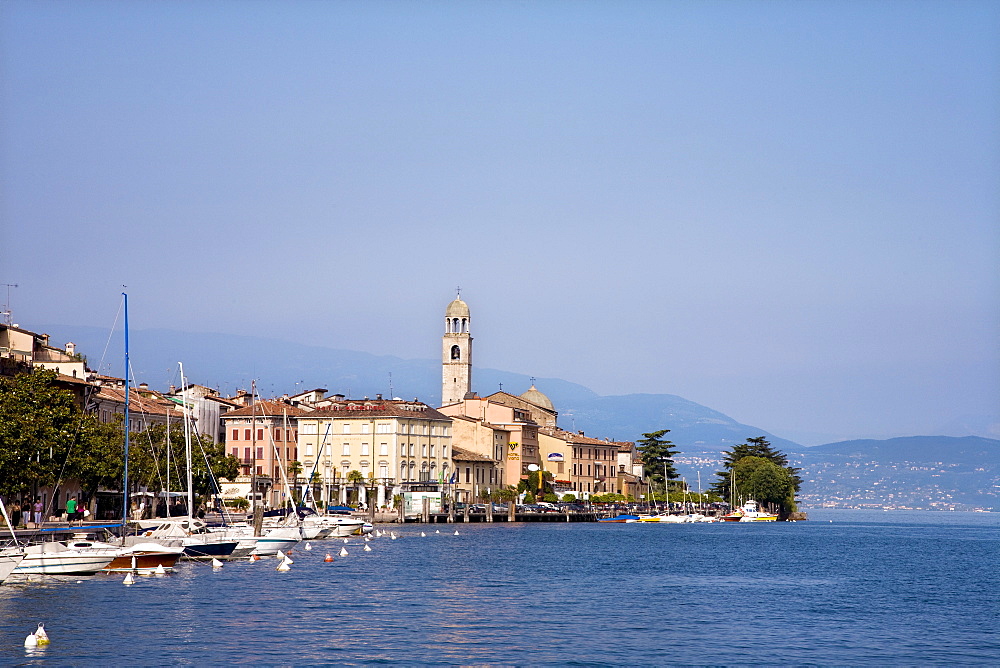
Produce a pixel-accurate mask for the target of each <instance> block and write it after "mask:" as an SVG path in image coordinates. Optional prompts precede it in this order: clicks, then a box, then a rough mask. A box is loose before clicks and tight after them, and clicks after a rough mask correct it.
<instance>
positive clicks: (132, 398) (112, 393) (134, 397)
mask: <svg viewBox="0 0 1000 668" xmlns="http://www.w3.org/2000/svg"><path fill="white" fill-rule="evenodd" d="M94 398H95V400H97V401H102V400H103V401H113V402H115V403H119V404H124V403H125V388H124V387H107V386H101V389H100V392H98V393H97V395H96V396H95V397H94ZM128 409H129V411H131V412H134V413H148V414H150V415H166V414H167V413H169V412H171V411H172V412H173V413H178V412H179V411H178V410H177V406H176V405H175V404H174V403H173V402H172V401H168V400H166V399H163V398H162V397H160V396H159V395H158V394H153V395H151V396H143V395H142V394H140V393H139V391H138V390H137V389H136V388H134V387H131V388H129V402H128Z"/></svg>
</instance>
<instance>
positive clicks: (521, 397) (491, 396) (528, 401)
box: [486, 385, 558, 414]
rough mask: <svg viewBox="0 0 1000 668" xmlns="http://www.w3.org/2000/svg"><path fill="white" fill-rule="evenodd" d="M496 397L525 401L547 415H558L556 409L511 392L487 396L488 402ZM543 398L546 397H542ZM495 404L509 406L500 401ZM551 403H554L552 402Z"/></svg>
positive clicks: (502, 391) (500, 392) (501, 391)
mask: <svg viewBox="0 0 1000 668" xmlns="http://www.w3.org/2000/svg"><path fill="white" fill-rule="evenodd" d="M531 387H534V385H532V386H531ZM536 392H537V390H536ZM525 394H527V393H525ZM538 394H542V393H541V392H538ZM496 396H504V397H510V398H511V399H517V400H518V401H523V402H524V403H526V404H531V405H532V406H534V407H535V408H539V409H541V410H543V411H545V412H546V413H553V414H558V411H557V410H556V409H555V408H553V407H551V406H543V405H541V404H537V403H535V402H534V401H531V400H530V399H525V398H524V397H523V396H520V395H517V394H511V393H510V392H506V391H504V390H500V391H499V392H494V393H493V394H491V395H489V396H487V397H486V400H487V401H489V400H491V399H493V397H496ZM542 396H545V395H542ZM545 398H546V399H548V397H545ZM493 403H497V404H500V405H501V406H507V404H504V403H501V402H499V401H494V402H493ZM549 403H552V402H551V401H550V402H549ZM508 407H509V408H514V407H513V406H508Z"/></svg>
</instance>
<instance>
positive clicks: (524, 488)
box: [517, 470, 552, 497]
mask: <svg viewBox="0 0 1000 668" xmlns="http://www.w3.org/2000/svg"><path fill="white" fill-rule="evenodd" d="M539 476H542V480H541V483H542V485H543V487H542V496H545V495H546V494H550V493H552V474H551V473H549V472H548V471H541V470H539V471H532V472H530V473H529V474H528V477H527V478H526V479H523V478H522V479H521V480H520V481H518V483H517V491H518V492H531V495H532V497H534V496H535V495H537V494H538V491H539V486H538V483H539V480H538V477H539Z"/></svg>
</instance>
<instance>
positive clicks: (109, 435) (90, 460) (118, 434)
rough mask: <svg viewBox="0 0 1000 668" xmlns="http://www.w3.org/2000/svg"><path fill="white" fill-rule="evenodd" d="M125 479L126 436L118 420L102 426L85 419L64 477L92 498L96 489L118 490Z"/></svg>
mask: <svg viewBox="0 0 1000 668" xmlns="http://www.w3.org/2000/svg"><path fill="white" fill-rule="evenodd" d="M130 459H131V458H130ZM124 475H125V434H124V432H123V431H122V422H121V420H119V421H117V422H113V423H103V422H98V421H97V419H96V418H95V417H94V416H92V415H87V416H84V419H83V420H82V421H81V434H80V447H78V448H76V449H74V451H73V452H72V453H71V456H70V457H69V458H68V460H67V465H66V477H68V478H74V479H76V480H77V482H79V483H80V488H81V489H83V491H84V492H86V493H87V495H88V496H90V497H91V498H93V495H94V494H96V493H97V489H98V488H99V487H104V488H106V489H121V486H122V480H123V479H124ZM130 475H132V474H131V472H130Z"/></svg>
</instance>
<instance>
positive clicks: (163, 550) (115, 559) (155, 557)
mask: <svg viewBox="0 0 1000 668" xmlns="http://www.w3.org/2000/svg"><path fill="white" fill-rule="evenodd" d="M66 546H67V547H69V548H71V549H74V550H79V551H81V552H92V553H94V554H110V555H112V560H111V563H110V564H108V565H107V566H106V567H105V568H103V569H101V570H103V571H104V572H106V573H117V572H119V571H122V572H125V571H128V572H135V573H139V574H149V573H152V572H153V571H155V570H156V569H157V568H160V567H162V568H163V570H165V571H168V570H173V568H174V564H175V563H176V562H177V560H178V559H180V558H181V556H183V554H184V548H183V547H181V546H168V545H161V544H159V543H154V542H151V541H147V542H144V543H136V544H134V545H125V546H123V545H114V544H112V543H104V542H101V541H98V540H90V539H89V538H87V537H86V536H82V537H81V536H76V537H74V538H73V540H68V541H66Z"/></svg>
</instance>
